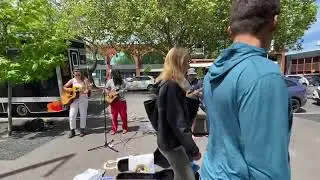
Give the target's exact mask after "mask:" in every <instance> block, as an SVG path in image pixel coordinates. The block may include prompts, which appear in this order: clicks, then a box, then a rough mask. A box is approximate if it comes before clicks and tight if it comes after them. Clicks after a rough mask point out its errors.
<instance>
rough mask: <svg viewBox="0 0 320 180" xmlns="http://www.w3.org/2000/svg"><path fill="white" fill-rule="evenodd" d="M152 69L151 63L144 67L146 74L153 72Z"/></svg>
mask: <svg viewBox="0 0 320 180" xmlns="http://www.w3.org/2000/svg"><path fill="white" fill-rule="evenodd" d="M151 70H152V68H151V66H150V65H149V66H146V67H145V68H144V69H143V73H144V75H149V74H150V72H151Z"/></svg>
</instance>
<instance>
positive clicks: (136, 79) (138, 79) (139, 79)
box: [133, 77, 141, 81]
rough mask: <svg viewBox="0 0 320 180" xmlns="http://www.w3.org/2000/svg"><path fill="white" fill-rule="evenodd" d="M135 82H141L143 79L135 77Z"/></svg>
mask: <svg viewBox="0 0 320 180" xmlns="http://www.w3.org/2000/svg"><path fill="white" fill-rule="evenodd" d="M133 81H141V78H140V77H135V78H133Z"/></svg>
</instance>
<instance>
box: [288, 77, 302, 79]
mask: <svg viewBox="0 0 320 180" xmlns="http://www.w3.org/2000/svg"><path fill="white" fill-rule="evenodd" d="M288 77H289V78H293V79H301V78H302V77H300V76H288Z"/></svg>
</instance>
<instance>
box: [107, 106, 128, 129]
mask: <svg viewBox="0 0 320 180" xmlns="http://www.w3.org/2000/svg"><path fill="white" fill-rule="evenodd" d="M111 114H112V131H113V132H117V130H118V114H120V117H121V120H122V129H123V130H127V131H128V118H127V102H126V101H115V102H113V103H111Z"/></svg>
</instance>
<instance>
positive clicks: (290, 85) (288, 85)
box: [285, 80, 296, 87]
mask: <svg viewBox="0 0 320 180" xmlns="http://www.w3.org/2000/svg"><path fill="white" fill-rule="evenodd" d="M285 81H286V84H287V87H293V86H296V84H295V83H294V82H292V81H289V80H285Z"/></svg>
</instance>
